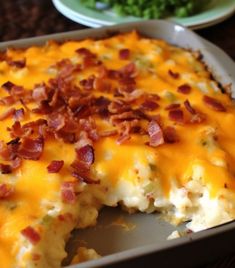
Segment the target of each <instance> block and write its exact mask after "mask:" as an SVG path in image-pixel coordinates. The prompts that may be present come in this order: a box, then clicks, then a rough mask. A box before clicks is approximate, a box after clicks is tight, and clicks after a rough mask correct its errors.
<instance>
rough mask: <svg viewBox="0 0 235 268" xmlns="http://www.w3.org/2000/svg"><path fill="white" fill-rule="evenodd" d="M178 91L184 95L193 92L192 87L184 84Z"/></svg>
mask: <svg viewBox="0 0 235 268" xmlns="http://www.w3.org/2000/svg"><path fill="white" fill-rule="evenodd" d="M177 91H178V92H180V93H182V94H189V93H190V91H191V87H190V85H188V84H183V85H181V86H179V87H178V88H177Z"/></svg>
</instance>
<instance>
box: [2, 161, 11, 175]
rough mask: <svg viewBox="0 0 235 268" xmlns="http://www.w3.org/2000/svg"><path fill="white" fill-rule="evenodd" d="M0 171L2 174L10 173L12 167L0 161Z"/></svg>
mask: <svg viewBox="0 0 235 268" xmlns="http://www.w3.org/2000/svg"><path fill="white" fill-rule="evenodd" d="M0 172H1V173H2V174H10V173H11V172H12V167H11V166H10V165H5V164H1V163H0Z"/></svg>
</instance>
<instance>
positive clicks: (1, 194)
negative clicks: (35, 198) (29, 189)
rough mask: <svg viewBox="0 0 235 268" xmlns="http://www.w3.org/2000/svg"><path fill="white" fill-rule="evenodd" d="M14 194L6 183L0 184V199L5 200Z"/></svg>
mask: <svg viewBox="0 0 235 268" xmlns="http://www.w3.org/2000/svg"><path fill="white" fill-rule="evenodd" d="M13 193H14V189H13V187H12V186H10V185H9V184H6V183H1V184H0V199H6V198H8V197H10V196H11V195H12V194H13Z"/></svg>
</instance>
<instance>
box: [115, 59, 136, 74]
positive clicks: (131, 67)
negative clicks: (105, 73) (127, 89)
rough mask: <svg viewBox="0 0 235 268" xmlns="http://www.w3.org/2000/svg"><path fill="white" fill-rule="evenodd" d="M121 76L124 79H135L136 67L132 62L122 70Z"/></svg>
mask: <svg viewBox="0 0 235 268" xmlns="http://www.w3.org/2000/svg"><path fill="white" fill-rule="evenodd" d="M119 72H120V75H121V77H122V78H124V77H125V78H127V77H128V78H133V77H135V76H136V74H137V72H136V65H135V63H134V62H130V63H128V64H127V65H125V66H124V67H122V68H121V69H120V71H119Z"/></svg>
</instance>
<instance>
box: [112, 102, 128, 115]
mask: <svg viewBox="0 0 235 268" xmlns="http://www.w3.org/2000/svg"><path fill="white" fill-rule="evenodd" d="M108 110H109V112H110V113H113V114H116V113H122V112H125V111H128V110H130V108H129V107H128V106H127V105H126V103H125V102H124V101H122V100H118V99H116V100H114V101H112V102H111V103H110V104H109V105H108Z"/></svg>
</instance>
